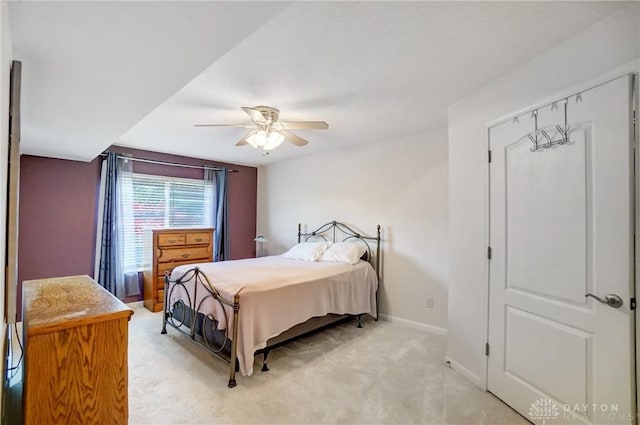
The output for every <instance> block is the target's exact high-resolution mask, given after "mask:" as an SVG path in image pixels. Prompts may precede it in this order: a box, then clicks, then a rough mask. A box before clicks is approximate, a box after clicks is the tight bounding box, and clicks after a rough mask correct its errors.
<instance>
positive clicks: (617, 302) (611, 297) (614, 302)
mask: <svg viewBox="0 0 640 425" xmlns="http://www.w3.org/2000/svg"><path fill="white" fill-rule="evenodd" d="M585 297H591V298H595V299H596V300H598V301H600V302H601V303H602V304H606V305H608V306H609V307H613V308H620V307H622V304H623V303H622V298H620V296H619V295H616V294H607V295H605V297H604V299H603V298H600V297H599V296H597V295H593V294H587V295H585Z"/></svg>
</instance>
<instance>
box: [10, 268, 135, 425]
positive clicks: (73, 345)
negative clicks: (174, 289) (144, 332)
mask: <svg viewBox="0 0 640 425" xmlns="http://www.w3.org/2000/svg"><path fill="white" fill-rule="evenodd" d="M22 288H23V289H22V290H23V303H22V306H23V316H22V317H23V320H24V325H23V334H24V344H25V347H24V348H25V354H24V362H25V363H24V398H23V407H24V424H25V425H40V424H52V425H53V424H78V425H80V424H85V425H86V424H95V425H102V424H126V423H127V421H128V419H129V406H128V382H127V380H128V363H127V355H128V353H127V344H128V322H129V319H130V317H131V315H132V314H133V310H131V309H130V308H129V307H127V306H126V305H124V304H123V303H122V302H121V301H120V300H118V299H117V298H116V297H114V296H113V295H111V294H110V293H109V292H107V291H106V290H105V289H104V288H103V287H101V286H100V285H98V284H97V283H96V282H95V281H93V280H92V279H91V278H90V277H89V276H70V277H61V278H52V279H40V280H30V281H25V282H24V283H23V286H22Z"/></svg>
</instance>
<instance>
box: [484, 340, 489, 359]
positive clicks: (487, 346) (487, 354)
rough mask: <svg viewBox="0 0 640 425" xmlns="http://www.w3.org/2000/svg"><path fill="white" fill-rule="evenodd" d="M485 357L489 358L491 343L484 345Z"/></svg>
mask: <svg viewBox="0 0 640 425" xmlns="http://www.w3.org/2000/svg"><path fill="white" fill-rule="evenodd" d="M484 355H485V356H489V343H488V342H487V343H486V344H484Z"/></svg>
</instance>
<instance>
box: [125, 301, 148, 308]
mask: <svg viewBox="0 0 640 425" xmlns="http://www.w3.org/2000/svg"><path fill="white" fill-rule="evenodd" d="M143 303H144V301H134V302H132V303H127V306H128V307H130V308H142V305H143Z"/></svg>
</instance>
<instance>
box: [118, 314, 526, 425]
mask: <svg viewBox="0 0 640 425" xmlns="http://www.w3.org/2000/svg"><path fill="white" fill-rule="evenodd" d="M161 322H162V316H161V314H160V313H150V312H149V311H147V310H145V309H144V308H142V307H136V308H135V314H134V315H133V317H132V319H131V322H130V335H129V412H130V413H129V419H130V420H129V422H130V424H132V425H136V424H528V422H527V421H526V420H525V419H524V418H522V417H521V416H519V415H518V414H517V413H515V412H514V411H513V410H511V409H510V408H509V407H508V406H506V405H505V404H504V403H502V402H501V401H500V400H498V399H497V398H495V397H493V396H492V395H491V394H489V393H486V392H483V391H481V390H480V389H478V388H477V387H475V386H474V385H473V384H471V383H470V382H468V381H467V380H465V379H464V378H462V377H461V376H460V375H458V374H457V373H456V372H455V371H453V370H451V369H449V368H448V367H446V366H445V365H444V363H443V358H444V351H445V338H444V337H443V336H439V335H433V334H429V333H424V332H420V331H417V330H414V329H410V328H406V327H403V326H402V325H398V324H395V323H389V322H384V321H379V322H374V321H372V320H367V321H365V324H364V328H363V329H357V328H356V327H355V325H354V324H353V323H346V324H343V325H339V326H337V327H335V328H331V329H327V330H325V331H323V332H321V333H319V334H316V335H314V336H311V337H307V338H303V339H301V340H299V341H296V342H293V343H291V344H288V345H286V346H284V347H281V348H278V349H276V350H274V351H272V352H271V354H270V356H269V367H270V368H271V370H270V371H269V372H266V373H262V372H260V365H259V361H258V360H256V366H255V369H254V370H255V373H254V375H253V376H249V377H244V376H240V377H239V378H238V386H237V387H236V388H233V389H229V388H227V380H228V365H227V363H225V362H224V361H222V360H220V359H218V358H216V357H214V356H212V355H211V354H209V353H208V352H206V351H205V350H203V349H202V348H200V347H198V346H197V345H195V344H194V343H193V342H191V341H190V340H189V338H188V337H186V336H185V335H183V334H180V333H178V332H177V331H176V330H174V329H168V334H167V335H161V334H160V329H161ZM259 357H260V358H261V356H259Z"/></svg>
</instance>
